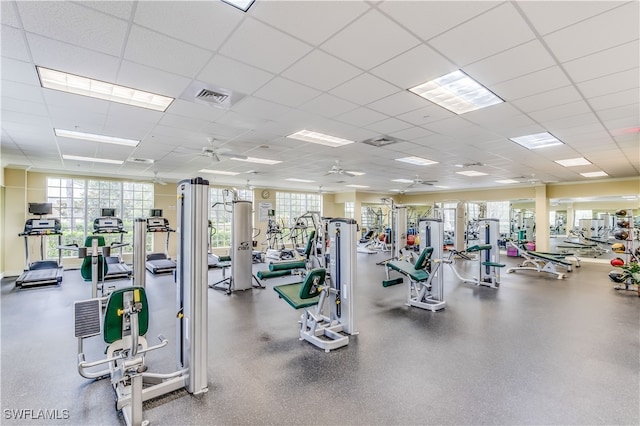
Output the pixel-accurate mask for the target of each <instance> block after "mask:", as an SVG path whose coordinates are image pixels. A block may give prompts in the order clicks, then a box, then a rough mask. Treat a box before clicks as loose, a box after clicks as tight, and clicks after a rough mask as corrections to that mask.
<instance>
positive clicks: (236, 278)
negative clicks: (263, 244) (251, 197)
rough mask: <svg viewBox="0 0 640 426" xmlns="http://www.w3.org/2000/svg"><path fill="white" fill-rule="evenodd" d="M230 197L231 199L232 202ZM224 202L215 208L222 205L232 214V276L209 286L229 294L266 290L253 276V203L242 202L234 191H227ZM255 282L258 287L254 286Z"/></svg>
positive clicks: (230, 255) (230, 250) (230, 254)
mask: <svg viewBox="0 0 640 426" xmlns="http://www.w3.org/2000/svg"><path fill="white" fill-rule="evenodd" d="M229 197H231V199H230V200H229ZM223 200H224V201H223V202H222V203H216V204H214V205H213V207H215V206H216V205H218V204H222V205H223V206H224V208H225V210H226V211H228V212H229V213H231V247H230V248H229V257H230V262H231V266H230V267H231V275H230V276H229V277H226V276H224V275H223V279H222V280H220V281H217V282H215V283H213V284H209V287H211V288H213V289H215V290H222V291H225V292H226V293H227V294H231V293H232V292H234V291H238V290H248V289H251V288H264V287H263V286H262V284H260V282H259V281H258V279H257V278H256V277H255V276H254V275H253V268H252V265H253V244H252V241H253V239H252V236H251V231H252V229H253V228H252V226H251V209H252V207H253V205H252V203H251V201H246V200H240V199H239V198H238V193H237V191H236V190H234V189H225V190H224V191H223ZM224 273H225V272H224V269H223V274H224ZM254 280H255V281H256V282H257V285H254V284H253V281H254Z"/></svg>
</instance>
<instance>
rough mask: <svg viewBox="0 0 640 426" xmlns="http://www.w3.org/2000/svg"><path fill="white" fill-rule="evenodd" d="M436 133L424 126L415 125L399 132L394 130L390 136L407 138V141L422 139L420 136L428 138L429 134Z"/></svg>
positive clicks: (401, 138)
mask: <svg viewBox="0 0 640 426" xmlns="http://www.w3.org/2000/svg"><path fill="white" fill-rule="evenodd" d="M433 134H434V133H433V132H431V131H429V130H427V129H424V128H422V127H418V126H414V127H410V128H408V129H404V130H399V131H397V132H393V133H391V134H389V136H391V137H394V138H397V139H400V140H407V141H411V140H413V139H420V138H426V137H428V136H431V135H433Z"/></svg>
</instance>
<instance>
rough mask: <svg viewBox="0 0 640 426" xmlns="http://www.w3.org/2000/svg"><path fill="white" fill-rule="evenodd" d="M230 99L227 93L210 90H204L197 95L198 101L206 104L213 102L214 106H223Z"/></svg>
mask: <svg viewBox="0 0 640 426" xmlns="http://www.w3.org/2000/svg"><path fill="white" fill-rule="evenodd" d="M228 98H229V95H227V94H225V93H219V92H215V91H213V90H209V89H202V90H201V91H200V92H198V94H197V95H196V99H200V100H202V101H206V102H212V103H214V104H222V103H224V101H226V100H227V99H228Z"/></svg>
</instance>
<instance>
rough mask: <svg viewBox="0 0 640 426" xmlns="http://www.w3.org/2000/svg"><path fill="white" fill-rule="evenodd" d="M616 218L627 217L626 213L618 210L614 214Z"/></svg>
mask: <svg viewBox="0 0 640 426" xmlns="http://www.w3.org/2000/svg"><path fill="white" fill-rule="evenodd" d="M615 215H616V216H626V215H627V211H626V210H624V209H622V210H618V211H616V212H615Z"/></svg>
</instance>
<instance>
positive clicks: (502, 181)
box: [496, 179, 518, 183]
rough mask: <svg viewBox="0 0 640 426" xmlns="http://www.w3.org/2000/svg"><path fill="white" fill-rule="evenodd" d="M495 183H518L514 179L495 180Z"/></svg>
mask: <svg viewBox="0 0 640 426" xmlns="http://www.w3.org/2000/svg"><path fill="white" fill-rule="evenodd" d="M496 182H497V183H518V181H517V180H515V179H502V180H497V181H496Z"/></svg>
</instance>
